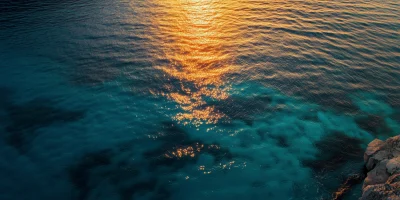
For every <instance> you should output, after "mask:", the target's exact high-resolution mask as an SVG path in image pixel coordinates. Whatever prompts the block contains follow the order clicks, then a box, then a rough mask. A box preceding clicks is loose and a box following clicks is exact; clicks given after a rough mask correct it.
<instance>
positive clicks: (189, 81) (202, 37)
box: [151, 0, 235, 126]
mask: <svg viewBox="0 0 400 200" xmlns="http://www.w3.org/2000/svg"><path fill="white" fill-rule="evenodd" d="M156 2H157V4H160V5H162V6H160V8H162V9H161V10H160V11H157V12H158V13H157V15H154V16H157V17H154V18H152V22H151V23H152V24H153V25H154V26H155V27H156V28H155V30H154V31H155V32H157V33H155V34H159V35H160V37H159V40H160V42H159V45H160V47H161V49H162V51H163V54H164V55H159V56H160V57H166V58H167V59H168V61H169V63H170V64H168V65H165V66H159V67H158V68H159V69H160V70H162V71H164V72H165V73H166V77H169V78H170V79H171V80H178V82H179V86H176V85H174V86H172V85H166V86H165V87H166V88H167V90H168V92H163V93H161V95H163V96H166V97H167V98H169V99H171V100H173V101H175V102H176V103H177V104H178V105H179V107H180V108H181V110H183V111H182V112H180V113H178V114H177V115H176V116H175V119H176V120H177V121H179V122H182V123H184V124H188V123H192V124H194V125H196V126H198V125H200V124H202V123H204V122H205V123H216V122H217V121H218V120H220V119H221V118H222V117H224V115H223V114H222V113H219V112H218V111H217V110H216V109H215V108H214V107H213V106H210V105H208V104H207V102H206V100H211V101H218V100H223V99H226V98H227V97H228V94H227V91H228V90H229V84H227V83H225V82H224V76H225V75H226V74H227V73H231V72H233V71H234V68H235V67H234V65H232V61H233V55H232V52H233V51H232V48H233V46H234V45H233V44H232V40H233V38H234V35H233V34H234V33H232V31H229V21H230V20H231V19H230V18H229V15H230V14H229V13H227V12H229V11H227V10H230V9H226V8H223V7H224V6H225V4H223V3H221V2H220V1H218V0H169V1H161V0H160V2H158V0H156ZM171 82H172V81H171ZM171 84H172V83H171Z"/></svg>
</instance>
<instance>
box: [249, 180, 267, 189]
mask: <svg viewBox="0 0 400 200" xmlns="http://www.w3.org/2000/svg"><path fill="white" fill-rule="evenodd" d="M251 187H253V188H262V187H265V182H264V181H253V182H252V183H251Z"/></svg>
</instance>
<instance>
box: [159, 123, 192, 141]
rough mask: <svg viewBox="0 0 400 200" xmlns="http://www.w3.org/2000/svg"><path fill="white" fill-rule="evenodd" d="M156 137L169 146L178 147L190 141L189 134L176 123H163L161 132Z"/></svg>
mask: <svg viewBox="0 0 400 200" xmlns="http://www.w3.org/2000/svg"><path fill="white" fill-rule="evenodd" d="M154 135H156V136H157V137H159V138H160V139H161V140H162V141H163V142H165V143H168V144H176V145H177V144H181V143H184V142H186V141H189V136H188V134H187V133H186V132H185V131H184V130H183V129H181V128H179V126H178V125H177V124H176V123H174V122H163V123H162V125H161V130H160V131H159V132H157V133H155V134H154Z"/></svg>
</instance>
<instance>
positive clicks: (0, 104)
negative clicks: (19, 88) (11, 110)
mask: <svg viewBox="0 0 400 200" xmlns="http://www.w3.org/2000/svg"><path fill="white" fill-rule="evenodd" d="M11 95H12V91H11V90H10V89H8V88H4V87H0V108H5V107H6V106H7V105H8V104H9V102H10V98H11Z"/></svg>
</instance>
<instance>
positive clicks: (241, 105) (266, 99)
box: [214, 95, 271, 125]
mask: <svg viewBox="0 0 400 200" xmlns="http://www.w3.org/2000/svg"><path fill="white" fill-rule="evenodd" d="M270 102H271V97H270V96H267V95H260V96H257V97H250V98H238V97H229V98H228V99H226V100H225V101H222V102H218V103H214V106H215V108H216V109H217V110H219V111H220V112H222V113H224V114H225V115H226V116H228V117H229V118H231V119H237V120H242V121H244V122H245V123H246V124H248V125H251V124H252V123H253V121H254V115H257V114H260V113H263V112H265V111H266V110H269V109H270V108H269V104H270Z"/></svg>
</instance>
